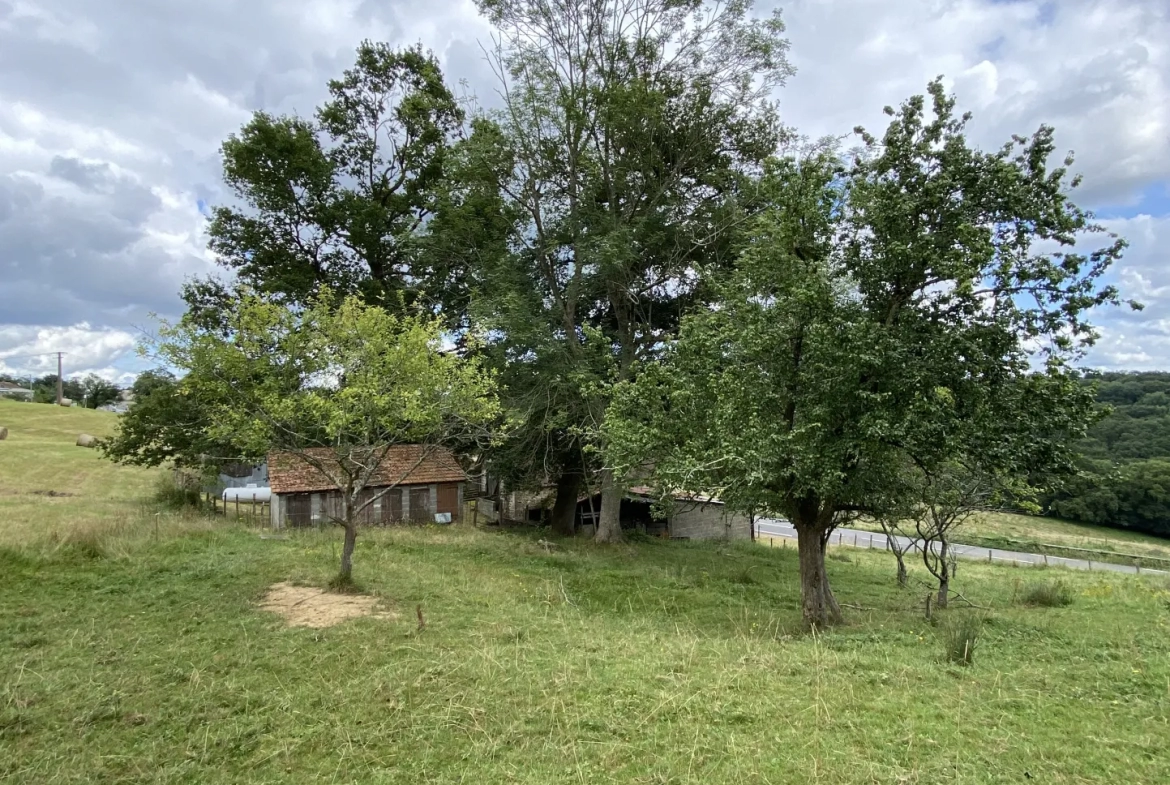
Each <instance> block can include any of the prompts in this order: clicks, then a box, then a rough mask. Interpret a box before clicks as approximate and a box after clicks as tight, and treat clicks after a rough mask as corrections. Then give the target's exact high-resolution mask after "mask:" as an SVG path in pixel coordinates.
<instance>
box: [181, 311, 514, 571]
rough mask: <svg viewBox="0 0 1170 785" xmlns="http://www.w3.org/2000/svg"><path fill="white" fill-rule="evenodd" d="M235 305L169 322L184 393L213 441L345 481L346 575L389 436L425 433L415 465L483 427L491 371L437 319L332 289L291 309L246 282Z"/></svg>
mask: <svg viewBox="0 0 1170 785" xmlns="http://www.w3.org/2000/svg"><path fill="white" fill-rule="evenodd" d="M230 313H231V315H230V321H229V323H228V324H227V329H226V330H220V329H216V330H214V331H209V330H206V329H203V328H201V327H199V326H198V325H196V324H193V323H192V322H189V321H183V322H180V323H179V324H177V325H164V326H163V328H162V329H161V330H160V332H159V336H160V338H159V344H158V351H159V354H160V355H161V356H162V358H164V359H165V360H166V361H167V362H168V364H170V365H172V366H174V367H176V368H178V369H181V370H183V371H185V375H184V376H183V378H182V386H183V389H184V394H186V395H189V396H191V397H192V398H194V399H196V400H199V401H201V402H202V404H203V407H204V410H205V411H206V412H207V421H206V422H205V423H204V428H205V429H206V431H207V433H208V435H209V437H210V438H211V439H212V440H213V441H217V442H228V443H231V444H233V445H234V446H235V447H236V448H237V449H238V450H239V452H240V453H241V454H245V455H262V454H265V453H267V452H269V451H272V450H275V451H279V452H283V453H286V454H287V455H288V456H289V457H291V458H295V459H296V460H299V461H303V462H304V463H305V464H307V465H309V466H312V467H313V468H314V469H316V470H317V472H319V473H320V474H321V475H322V476H323V477H325V478H327V479H328V481H329V483H330V484H331V485H332V486H333V487H334V488H335V489H336V490H337V491H338V492H339V493H340V495H341V497H342V509H343V513H342V515H341V516H340V518H339V519H338V520H337V521H336V523H338V524H339V525H340V526H342V527H343V528H344V529H345V545H344V548H343V549H342V555H341V567H340V571H339V573H338V576H337V578H336V580H335V581H334V584H333V585H334V586H336V587H339V588H343V587H346V586H348V585H350V584H351V583H352V572H353V552H354V547H355V545H356V542H357V536H358V528H357V525H358V520H359V516H360V514H361V513H362V511H363V510H365V509H366V507H368V506H369V505H370V504H372V503H373V501H374V500H375V499H377V498H378V496H377V495H374V496H370V495H369V494H365V495H363V491H364V490H365V489H366V488H367V487H368V486H369V484H370V482H371V480H372V479H373V478H374V477H375V476H377V475H379V473H380V470H382V469H383V464H384V462H385V461H386V459H387V455H388V454H389V452H390V450H391V448H392V447H394V446H395V445H402V444H418V445H421V446H422V449H421V450H419V451H418V452H417V454H416V455H415V456H414V462H415V464H414V465H415V466H417V465H418V463H421V462H422V461H423V460H426V458H427V456H428V455H430V454H431V452H432V451H434V450H435V449H437V448H440V447H456V448H457V447H460V446H468V445H470V444H471V443H473V442H477V441H483V440H485V439H487V438H488V436H489V434H490V433H491V429H492V426H493V425H494V424H495V423H496V421H497V418H498V415H499V405H498V401H497V399H496V392H495V381H494V378H493V375H492V374H491V373H490V372H488V371H485V370H483V369H482V368H481V367H480V366H479V364H478V363H477V362H476V361H475V360H466V359H461V358H459V357H457V356H455V355H454V354H452V353H448V352H443V351H442V350H441V348H440V343H441V325H440V323H439V322H438V321H437V320H435V319H433V318H429V317H423V316H399V315H394V314H391V313H389V312H387V311H385V310H383V309H381V308H378V307H375V306H369V305H365V304H364V303H363V302H362V301H361V300H359V299H358V298H356V297H348V298H345V299H343V300H340V301H339V300H338V299H337V298H336V297H335V296H334V295H333V294H332V293H331V292H330V291H329V290H322V291H320V292H319V293H318V294H317V295H316V296H315V297H314V298H312V299H311V300H310V301H309V303H308V304H307V306H306V307H304V308H303V309H295V310H294V309H290V308H288V307H286V306H284V305H281V304H278V303H275V302H273V301H272V300H271V299H266V298H262V297H259V296H256V295H254V294H250V293H243V294H242V295H241V296H240V297H239V299H238V303H237V306H236V307H235V308H234V309H231V312H230ZM413 468H414V467H413V466H406V467H403V471H402V476H401V477H399V478H398V479H399V480H401V479H403V478H405V477H406V476H407V475H409V473H410V471H411V470H412V469H413ZM379 485H381V482H379ZM386 490H388V489H382V490H381V491H380V493H385V492H386Z"/></svg>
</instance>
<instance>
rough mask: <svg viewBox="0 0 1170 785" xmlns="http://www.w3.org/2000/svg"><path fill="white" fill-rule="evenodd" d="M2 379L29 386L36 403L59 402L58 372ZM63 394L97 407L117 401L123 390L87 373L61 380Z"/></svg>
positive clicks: (0, 379) (83, 403)
mask: <svg viewBox="0 0 1170 785" xmlns="http://www.w3.org/2000/svg"><path fill="white" fill-rule="evenodd" d="M0 381H6V382H12V383H14V384H19V385H21V386H25V385H27V386H28V389H31V390H32V391H33V398H32V399H33V401H34V402H35V403H56V402H57V374H55V373H54V374H47V375H45V376H42V377H40V378H39V379H35V380H33V381H28V380H26V379H21V378H19V377H15V376H4V375H0ZM61 394H62V396H63V397H65V398H68V399H69V400H71V401H75V402H77V403H80V404H82V405H83V406H85V407H86V408H89V409H97V408H99V407H102V406H106V405H107V404H111V403H114V402H116V401H117V400H118V399H119V397H120V396H121V394H122V391H121V390H120V389H119V388H118V386H117V385H116V384H114V383H113V382H110V381H108V380H106V379H103V378H102V377H100V376H98V375H97V374H94V373H91V374H86V375H85V376H84V377H82V378H80V379H78V378H74V379H64V380H63V381H62V382H61Z"/></svg>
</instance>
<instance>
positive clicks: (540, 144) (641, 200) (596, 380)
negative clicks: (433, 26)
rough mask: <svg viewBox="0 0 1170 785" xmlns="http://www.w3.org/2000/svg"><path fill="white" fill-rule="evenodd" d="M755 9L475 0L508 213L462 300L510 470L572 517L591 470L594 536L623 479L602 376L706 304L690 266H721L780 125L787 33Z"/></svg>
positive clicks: (609, 0) (646, 352)
mask: <svg viewBox="0 0 1170 785" xmlns="http://www.w3.org/2000/svg"><path fill="white" fill-rule="evenodd" d="M751 5H752V4H751V3H750V2H744V1H742V0H738V1H737V2H732V3H704V2H699V1H698V0H688V1H687V2H675V1H674V0H651V1H650V2H643V3H624V2H616V1H615V0H586V2H580V3H577V2H573V3H570V2H564V1H563V0H482V1H481V2H480V3H479V6H480V9H481V11H483V12H484V14H485V15H486V16H487V18H488V19H489V21H491V22H492V24H493V25H494V26H495V27H496V29H497V31H498V33H499V42H500V46H499V48H498V49H497V50H496V51H495V52H494V53H493V55H492V57H493V59H492V62H493V65H494V67H495V69H496V74H497V76H498V77H499V81H500V85H501V94H502V96H503V98H504V108H503V109H502V110H501V111H499V112H496V113H492V114H491V115H490V119H491V121H492V127H493V128H494V129H498V131H496V130H493V131H492V132H491V133H490V134H488V133H487V129H486V127H485V129H484V134H483V136H484V138H485V139H487V138H489V137H490V139H491V140H492V141H494V142H495V143H497V145H498V147H497V148H496V149H497V152H496V153H495V154H493V155H491V156H490V160H491V161H492V162H493V166H492V167H490V169H489V171H491V172H492V176H493V177H494V179H495V183H494V186H495V189H496V190H497V191H498V193H500V194H501V195H502V197H503V200H504V203H505V205H506V207H507V209H508V210H509V219H510V222H511V227H510V232H509V237H508V240H509V242H508V251H507V252H506V253H500V254H497V255H494V256H492V257H488V258H485V260H484V262H485V264H484V266H483V267H481V268H480V269H479V270H478V279H477V286H476V297H475V298H474V301H473V314H474V318H475V320H476V321H477V322H478V323H479V324H480V325H481V326H482V327H483V329H484V331H485V335H487V336H488V341H489V347H488V348H489V350H490V351H491V352H492V355H493V356H494V357H495V358H496V362H497V364H498V366H499V367H501V368H502V369H503V380H504V383H505V389H506V390H507V400H508V402H509V406H510V408H511V409H512V410H513V411H514V413H515V417H516V419H517V421H518V422H519V423H520V427H519V428H518V429H517V433H516V438H515V439H514V440H513V441H512V442H511V443H510V444H509V445H507V449H508V450H509V452H508V455H507V459H506V460H507V463H508V464H509V466H510V467H511V468H512V470H513V472H512V473H513V475H515V476H516V479H518V480H519V479H521V478H523V477H524V476H525V475H528V476H535V477H536V478H540V479H543V477H546V476H550V475H551V476H554V477H556V476H559V477H560V478H561V481H560V482H558V505H557V507H558V508H559V509H560V510H562V511H567V512H571V504H572V501H574V500H575V499H576V494H577V489H578V485H579V480H580V478H581V476H582V475H586V474H589V473H590V472H591V471H592V470H593V469H599V470H600V485H601V492H602V512H601V523H600V525H599V529H598V532H597V536H598V539H603V540H606V539H615V538H618V537H620V533H621V532H620V528H619V527H618V517H617V511H618V504H619V502H620V494H621V489H620V488H619V487H618V486H617V484H616V483H615V482H614V479H613V477H612V476H611V474H610V473H609V472H608V470H607V469H606V468H605V466H604V463H603V462H600V461H598V460H597V459H596V457H595V455H596V453H595V450H596V449H597V448H598V447H599V445H600V441H599V435H600V434H599V430H598V426H599V424H600V423H601V422H602V421H603V420H604V418H605V412H606V408H607V404H608V390H609V387H610V385H611V384H612V383H613V382H614V381H615V380H617V379H626V378H631V377H632V376H634V375H636V373H637V368H638V366H639V364H640V363H641V362H643V361H644V360H645V359H646V358H648V357H650V356H652V355H653V353H654V351H655V350H656V347H657V346H658V344H659V343H660V342H661V341H662V340H663V339H664V338H665V337H668V336H671V335H673V334H674V332H675V330H676V329H677V325H678V322H679V319H680V317H681V315H682V314H683V313H684V312H685V310H686V309H687V308H688V307H690V305H691V304H693V303H695V302H701V301H702V300H703V287H702V279H701V277H700V276H699V275H698V274H697V271H698V269H699V268H700V267H705V266H714V265H718V264H726V263H728V261H729V259H730V255H729V249H730V243H731V238H732V236H733V235H734V232H735V231H736V230H737V228H739V227H741V225H742V221H743V216H744V215H745V213H746V212H748V211H749V210H750V204H751V201H752V196H751V193H752V191H753V176H754V174H755V173H756V172H757V171H758V167H759V165H760V163H761V162H762V161H763V159H764V158H766V157H767V156H768V155H770V154H771V153H772V152H773V151H774V150H775V148H776V145H777V143H778V141H779V138H780V133H781V129H780V127H779V125H778V123H777V121H776V116H775V112H774V110H773V107H772V105H771V104H770V103H769V96H770V91H771V90H772V89H773V88H775V87H776V86H778V85H780V84H781V83H783V81H784V79H785V77H787V76H788V74H789V73H790V72H791V69H790V67H789V65H788V62H787V60H786V58H785V54H786V51H787V42H786V41H785V39H784V38H783V37H782V34H783V25H782V24H781V22H780V19H779V16H778V15H773V16H770V17H768V18H764V19H757V18H754V17H752V16H751V15H750V13H749V11H750V8H751ZM564 501H569V503H568V504H562V503H560V502H564ZM558 517H559V516H558ZM561 522H562V523H563V521H561ZM569 523H570V526H571V521H570V522H569Z"/></svg>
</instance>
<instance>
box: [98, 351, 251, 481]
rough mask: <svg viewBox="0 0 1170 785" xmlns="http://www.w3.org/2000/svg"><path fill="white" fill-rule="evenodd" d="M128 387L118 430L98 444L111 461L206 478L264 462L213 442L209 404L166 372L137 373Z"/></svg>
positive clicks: (223, 443) (222, 443)
mask: <svg viewBox="0 0 1170 785" xmlns="http://www.w3.org/2000/svg"><path fill="white" fill-rule="evenodd" d="M130 389H131V392H133V393H134V399H133V402H132V403H131V404H130V408H129V409H128V410H127V411H126V413H125V414H123V415H122V416H121V417H120V418H118V429H117V430H116V431H115V432H114V435H113V436H110V437H109V438H107V439H102V440H100V441H99V443H98V449H99V450H100V451H101V452H102V453H103V454H104V455H105V457H107V458H109V459H110V460H112V461H114V462H116V463H124V464H129V465H132V466H162V465H164V464H170V465H172V466H175V467H177V468H180V469H187V470H192V471H196V472H199V473H206V474H211V473H213V472H214V471H216V469H217V468H218V467H221V466H224V465H226V464H230V463H237V462H239V461H249V460H256V461H258V460H261V459H262V458H263V453H262V452H261V453H258V454H253V455H244V454H241V453H240V451H239V450H238V449H237V448H236V447H235V446H233V445H232V444H231V443H229V442H225V441H224V440H222V439H216V438H214V437H213V436H212V435H211V434H210V433H209V431H208V424H209V422H210V421H211V417H212V412H211V409H210V404H211V402H210V401H206V400H200V399H199V398H198V397H197V396H196V395H195V394H194V390H192V389H191V388H190V387H189V386H188V385H186V384H184V382H183V380H181V379H177V378H175V375H174V374H173V373H171V372H170V371H168V370H165V369H161V368H159V369H154V370H150V371H146V372H144V373H141V374H139V375H138V378H137V379H135V380H134V384H133V386H132V387H131V388H130Z"/></svg>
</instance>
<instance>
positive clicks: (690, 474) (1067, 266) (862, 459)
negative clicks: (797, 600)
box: [609, 81, 1124, 627]
mask: <svg viewBox="0 0 1170 785" xmlns="http://www.w3.org/2000/svg"><path fill="white" fill-rule="evenodd" d="M930 94H931V97H932V99H933V106H932V108H933V116H930V115H931V113H930V110H929V109H928V107H927V103H926V101H925V100H924V99H923V98H922V97H916V98H913V99H911V100H909V101H908V102H906V103H905V104H903V106H902V107H901V109H900V110H898V111H895V110H893V109H888V110H887V113H888V114H889V115H891V116H892V120H891V122H890V125H889V127H888V129H887V131H886V133H885V135H884V138H883V139H881V140H880V141H879V140H878V139H876V138H874V137H872V136H870V135H869V134H866V133H864V132H861V133H862V138H863V141H864V143H865V145H864V147H865V150H864V152H863V153H862V154H861V155H859V156H858V157H857V159H856V160H855V161H854V162H853V163H852V164H851V165H843V164H842V162H840V161H839V160H838V159H837V158H836V157H835V156H832V155H812V156H809V157H806V158H804V159H802V160H799V159H789V160H782V161H778V162H777V163H776V164H775V166H774V167H773V168H772V170H771V171H770V172H769V175H768V177H767V178H766V182H765V185H766V187H767V188H769V189H770V191H771V198H772V207H771V208H770V209H769V210H768V211H767V212H766V213H765V214H764V215H763V216H761V217H760V218H759V220H758V221H757V223H756V225H755V227H754V228H755V232H754V233H753V235H752V237H751V238H750V240H749V241H748V242H747V243H745V244H744V246H743V247H742V253H741V257H740V259H739V264H738V268H737V270H736V271H735V273H734V274H733V275H732V276H730V277H729V279H728V280H727V281H726V283H725V285H724V286H723V287H722V288H721V290H720V291H721V300H720V303H719V305H718V307H715V308H711V309H707V310H704V311H701V312H699V313H696V314H695V315H694V316H693V317H690V318H689V319H688V321H687V323H686V324H685V325H684V327H683V330H682V333H681V337H680V339H679V340H678V341H677V343H675V344H674V345H672V346H671V348H670V351H669V353H668V355H667V357H666V358H665V360H664V361H663V362H662V363H661V364H659V365H657V366H655V367H654V368H653V369H652V370H651V371H649V372H646V373H644V374H643V375H642V376H641V377H640V378H639V379H638V381H637V383H636V384H634V385H629V386H627V387H626V388H625V389H623V391H622V393H621V394H620V396H619V400H618V405H617V406H615V408H614V409H613V410H612V411H611V416H610V423H609V434H610V438H611V440H612V450H611V454H612V456H613V460H614V461H615V463H617V464H619V465H627V466H632V465H636V464H638V463H640V462H641V461H643V460H645V459H646V458H647V457H653V458H654V459H655V463H656V470H657V474H658V478H659V482H660V485H661V487H662V488H663V489H666V490H669V489H672V488H679V489H685V490H694V491H699V490H701V491H707V492H710V491H712V490H715V491H717V492H718V493H719V494H720V495H721V496H722V497H723V498H724V500H725V501H727V502H728V503H729V504H730V505H732V506H733V507H736V508H739V509H742V510H745V511H746V510H751V509H754V510H766V511H769V512H772V513H776V514H782V515H785V516H787V517H788V518H789V519H790V520H791V521H792V522H793V524H794V525H795V527H796V529H797V532H798V535H799V552H800V573H801V589H802V592H801V596H802V609H803V616H804V619H805V621H806V622H807V624H809V625H811V626H817V627H820V626H824V625H827V624H832V623H834V622H836V621H838V620H839V619H840V617H841V611H840V608H839V606H838V604H837V602H836V600H835V599H834V597H833V594H832V592H831V590H830V587H829V581H828V576H827V574H826V571H825V545H826V542H827V540H828V537H829V534H830V533H831V532H832V531H833V529H834V527H835V526H837V525H838V523H839V522H840V521H841V520H842V518H843V516H848V515H851V514H856V513H857V512H860V511H864V512H868V513H876V514H880V513H882V512H883V511H886V510H889V509H894V508H898V507H900V506H903V505H905V504H906V502H907V499H908V497H911V496H912V495H913V494H915V493H916V490H915V487H914V483H913V482H910V481H908V480H907V478H906V476H905V475H904V473H903V470H902V469H903V467H905V466H907V465H913V466H915V467H918V469H919V470H923V471H929V472H937V471H938V470H939V469H940V468H941V467H943V466H945V465H946V464H947V463H948V462H950V461H953V460H955V459H956V458H957V457H959V456H963V455H974V456H977V458H978V460H979V462H980V464H981V465H982V466H983V467H984V469H985V470H989V471H995V472H997V473H1002V474H1006V475H1010V476H1014V475H1018V474H1021V473H1025V472H1028V471H1031V470H1034V469H1035V468H1036V467H1037V466H1041V465H1051V464H1053V463H1061V462H1067V461H1068V460H1069V459H1070V447H1071V445H1072V444H1073V442H1075V440H1076V438H1078V437H1079V436H1080V435H1081V434H1083V432H1084V429H1085V426H1086V424H1087V423H1088V421H1089V420H1090V418H1091V408H1092V401H1091V397H1090V393H1089V392H1088V391H1087V390H1086V389H1085V388H1084V387H1083V386H1082V385H1080V384H1078V382H1077V380H1076V376H1075V374H1074V373H1072V372H1071V370H1070V368H1069V362H1070V361H1072V360H1073V359H1075V358H1076V357H1077V355H1078V352H1079V351H1080V350H1081V349H1082V348H1083V347H1084V346H1085V345H1086V344H1087V343H1089V342H1091V341H1092V339H1093V336H1094V333H1093V330H1092V327H1091V325H1090V324H1089V323H1088V322H1086V320H1085V318H1086V312H1087V311H1088V310H1090V309H1091V308H1093V307H1094V306H1097V305H1100V304H1103V303H1110V302H1114V301H1116V299H1117V293H1116V291H1115V290H1114V289H1112V288H1110V287H1107V286H1101V285H1100V277H1101V275H1102V274H1103V273H1104V272H1105V270H1106V269H1107V268H1108V266H1109V265H1110V263H1111V262H1113V261H1114V260H1115V259H1117V258H1118V257H1119V255H1120V254H1121V252H1122V249H1123V247H1124V243H1123V241H1121V240H1119V239H1116V238H1111V239H1109V240H1108V241H1107V242H1106V243H1105V244H1104V245H1103V247H1100V248H1094V249H1093V250H1091V251H1090V252H1089V253H1082V252H1081V250H1080V249H1083V248H1084V247H1085V246H1086V245H1088V244H1090V243H1091V241H1092V240H1093V239H1094V237H1093V235H1095V234H1098V233H1100V232H1102V231H1103V230H1102V229H1101V228H1100V227H1099V226H1096V225H1094V224H1093V223H1092V221H1091V216H1089V215H1088V214H1086V213H1085V212H1084V211H1082V210H1081V209H1079V208H1078V207H1077V206H1076V205H1075V204H1074V203H1073V202H1072V201H1071V200H1070V198H1069V195H1068V189H1069V188H1070V187H1074V186H1075V185H1076V179H1075V178H1073V179H1071V180H1070V178H1069V177H1068V173H1067V166H1068V165H1070V164H1071V160H1067V159H1066V161H1065V163H1064V165H1063V166H1060V167H1057V168H1055V169H1050V168H1049V165H1048V162H1049V159H1050V158H1051V156H1052V153H1053V149H1054V148H1053V132H1052V130H1051V129H1050V128H1047V127H1042V128H1041V129H1040V130H1039V131H1038V132H1036V133H1035V134H1034V135H1033V136H1032V137H1031V138H1027V139H1025V138H1020V137H1016V138H1014V139H1013V141H1012V142H1010V143H1009V144H1007V145H1005V146H1004V147H1003V148H1002V149H1000V150H998V151H995V152H991V153H987V152H982V151H979V150H976V149H973V148H972V147H971V146H970V145H969V144H968V142H967V140H966V138H965V135H964V125H965V122H966V119H967V118H966V117H956V116H955V113H954V101H953V99H952V98H949V97H948V96H947V95H946V94H945V93H944V91H943V88H942V86H941V84H940V83H939V82H937V81H936V82H934V83H932V84H931V85H930ZM1074 246H1076V247H1074ZM619 413H620V414H619Z"/></svg>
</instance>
